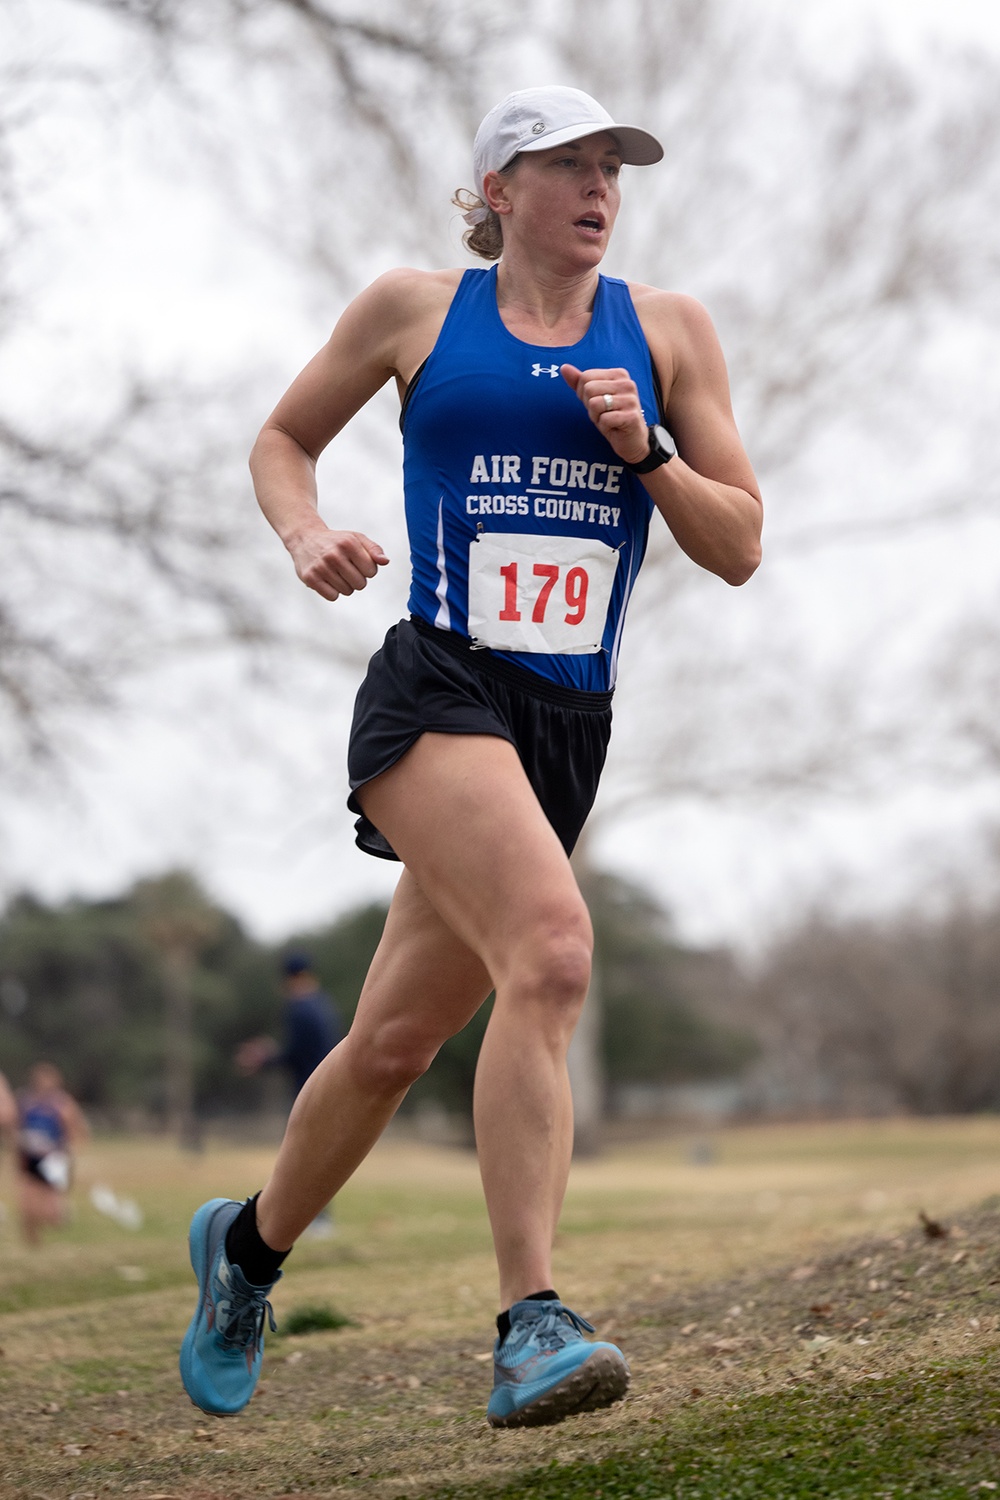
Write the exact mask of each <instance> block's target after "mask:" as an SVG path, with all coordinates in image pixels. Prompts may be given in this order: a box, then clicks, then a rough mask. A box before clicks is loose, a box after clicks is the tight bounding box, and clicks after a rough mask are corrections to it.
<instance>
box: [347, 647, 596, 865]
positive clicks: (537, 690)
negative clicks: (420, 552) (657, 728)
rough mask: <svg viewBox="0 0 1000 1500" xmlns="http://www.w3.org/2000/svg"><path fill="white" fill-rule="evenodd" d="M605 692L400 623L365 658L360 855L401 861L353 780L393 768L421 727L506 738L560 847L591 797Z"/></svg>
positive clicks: (355, 773)
mask: <svg viewBox="0 0 1000 1500" xmlns="http://www.w3.org/2000/svg"><path fill="white" fill-rule="evenodd" d="M611 697H612V695H611V693H587V692H582V691H580V690H579V689H577V688H566V687H561V686H560V685H559V684H558V683H555V682H550V681H549V680H548V679H547V678H545V677H540V676H539V675H538V674H537V673H535V672H528V671H525V670H524V668H523V667H518V666H515V665H514V664H513V663H512V662H507V661H504V660H503V659H502V658H500V657H497V656H495V655H493V654H491V653H487V652H485V651H477V650H474V649H473V648H472V647H471V646H470V644H469V642H468V641H466V640H465V639H464V638H463V637H462V636H458V635H455V634H453V633H452V632H451V631H447V630H436V629H434V628H433V626H430V625H426V624H425V623H424V621H423V620H417V619H410V620H401V621H400V623H399V624H398V625H394V626H393V627H392V629H391V630H390V631H389V633H388V635H387V636H386V638H385V643H384V645H383V646H382V649H381V651H376V653H375V655H374V656H373V657H372V659H371V661H370V663H369V665H368V675H367V676H366V677H365V680H364V682H363V683H362V684H361V688H360V690H359V692H358V697H357V702H356V703H355V706H354V723H353V725H352V728H351V740H350V746H349V749H348V752H347V769H348V774H349V777H350V783H351V795H350V797H349V798H348V799H347V805H348V807H349V808H350V809H351V811H352V812H354V813H359V814H360V816H359V818H358V820H357V822H356V823H355V825H354V826H355V829H356V830H357V842H358V846H359V848H361V849H364V850H365V852H366V853H367V854H375V855H378V856H379V857H380V858H381V859H398V857H399V856H398V855H397V854H396V852H395V850H394V849H393V848H392V847H391V845H390V844H389V842H388V840H386V839H385V838H383V836H382V834H381V833H379V831H378V829H377V828H376V827H375V826H374V825H373V824H372V823H370V822H369V821H368V819H367V818H366V817H365V816H364V814H363V813H362V811H361V807H360V806H359V804H358V800H357V798H356V796H355V792H356V791H357V789H358V787H359V786H364V784H365V782H366V781H371V780H372V779H373V778H374V777H375V776H380V775H381V774H382V772H383V771H387V770H388V769H389V767H390V766H394V765H395V764H396V762H397V760H399V759H400V757H401V756H403V755H405V754H406V752H407V750H409V748H410V746H411V745H412V744H414V743H415V742H416V741H417V740H418V739H419V738H420V736H421V735H422V734H426V733H431V734H493V735H496V736H498V738H500V739H502V740H507V741H509V743H510V744H512V745H513V746H514V748H515V750H516V751H517V753H518V755H519V756H520V757H521V764H522V765H523V767H524V770H525V774H526V775H527V777H528V780H529V782H530V783H531V786H532V788H533V790H534V792H535V795H536V797H537V798H538V800H539V802H540V803H541V806H542V810H543V812H544V813H545V816H546V817H547V818H548V820H549V822H550V823H551V824H552V827H553V828H554V829H555V831H556V833H557V835H558V836H559V839H560V841H561V843H562V846H563V848H564V849H565V850H566V853H567V854H569V853H571V852H572V849H573V846H574V844H575V843H576V841H577V839H578V838H579V836H580V830H581V829H582V827H583V825H584V823H585V822H586V820H587V814H588V813H589V812H590V809H591V807H592V806H593V804H594V798H595V797H596V796H597V784H598V782H599V781H600V778H601V771H602V770H603V768H604V759H605V756H606V755H607V751H608V740H609V738H610V736H611Z"/></svg>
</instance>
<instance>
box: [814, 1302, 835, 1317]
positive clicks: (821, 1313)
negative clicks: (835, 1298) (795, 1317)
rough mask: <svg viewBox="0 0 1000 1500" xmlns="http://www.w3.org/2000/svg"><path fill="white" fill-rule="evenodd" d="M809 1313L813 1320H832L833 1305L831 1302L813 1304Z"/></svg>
mask: <svg viewBox="0 0 1000 1500" xmlns="http://www.w3.org/2000/svg"><path fill="white" fill-rule="evenodd" d="M809 1311H810V1312H811V1313H812V1315H813V1317H814V1318H832V1317H833V1303H832V1302H814V1303H813V1305H812V1307H810V1309H809Z"/></svg>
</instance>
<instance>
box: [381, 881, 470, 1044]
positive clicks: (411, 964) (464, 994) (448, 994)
mask: <svg viewBox="0 0 1000 1500" xmlns="http://www.w3.org/2000/svg"><path fill="white" fill-rule="evenodd" d="M492 988H493V981H492V979H491V978H490V975H489V973H488V972H487V969H486V967H485V965H484V964H483V961H482V959H481V958H479V956H478V955H477V954H476V953H474V952H473V951H472V950H471V949H470V948H469V947H468V945H467V944H466V943H464V942H463V941H462V939H461V938H459V937H458V936H457V935H456V933H455V932H453V931H452V929H451V928H450V927H449V926H448V924H447V923H446V922H445V921H444V919H443V918H442V917H441V916H440V914H439V913H438V912H437V911H436V910H435V908H434V907H433V906H432V904H431V903H430V901H429V900H428V898H427V897H426V896H425V894H424V892H423V891H422V890H421V889H420V886H419V885H418V884H417V881H416V879H415V877H414V875H413V873H412V872H411V871H410V870H407V869H404V870H403V872H402V875H401V876H400V879H399V883H398V885H397V887H396V892H395V895H394V896H393V899H392V904H391V906H390V908H389V915H388V917H387V918H386V924H385V930H384V931H383V934H382V939H381V942H380V943H379V946H378V949H377V950H376V953H375V957H374V958H373V959H372V962H371V966H370V967H369V970H368V977H367V978H366V980H365V985H364V989H363V990H362V992H361V998H360V1000H359V1002H358V1009H357V1012H356V1014H355V1018H354V1023H353V1025H352V1027H351V1035H352V1037H353V1040H354V1042H355V1043H359V1042H360V1043H371V1044H374V1045H376V1046H378V1047H380V1048H385V1047H389V1048H392V1047H396V1046H412V1045H417V1046H421V1045H422V1046H424V1047H426V1048H427V1049H428V1050H429V1051H434V1050H435V1049H436V1048H437V1047H439V1046H440V1045H441V1043H442V1042H444V1041H446V1040H447V1038H448V1037H450V1036H454V1035H455V1033H456V1032H458V1031H461V1029H462V1027H463V1026H465V1025H466V1024H467V1023H468V1022H469V1021H470V1020H471V1019H472V1017H473V1016H474V1015H475V1013H476V1011H477V1010H478V1009H479V1007H480V1006H481V1005H482V1003H483V1001H484V1000H485V999H486V997H487V996H488V995H489V993H490V991H491V989H492Z"/></svg>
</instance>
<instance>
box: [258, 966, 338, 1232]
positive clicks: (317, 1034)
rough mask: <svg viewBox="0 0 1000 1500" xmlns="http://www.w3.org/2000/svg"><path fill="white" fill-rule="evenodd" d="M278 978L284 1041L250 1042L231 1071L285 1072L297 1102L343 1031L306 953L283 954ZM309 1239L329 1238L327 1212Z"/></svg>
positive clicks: (312, 1227)
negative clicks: (282, 997)
mask: <svg viewBox="0 0 1000 1500" xmlns="http://www.w3.org/2000/svg"><path fill="white" fill-rule="evenodd" d="M281 972H282V976H283V983H282V990H283V993H284V996H285V1009H284V1017H283V1028H284V1036H283V1040H282V1042H281V1043H279V1042H276V1041H275V1039H274V1037H271V1036H255V1037H250V1038H249V1039H248V1040H247V1041H245V1042H243V1043H242V1045H241V1046H240V1047H238V1048H237V1051H236V1066H237V1067H238V1068H239V1070H240V1072H241V1073H259V1072H261V1071H262V1069H264V1068H285V1069H287V1071H288V1074H289V1076H290V1077H291V1080H292V1088H293V1090H294V1093H295V1097H296V1098H297V1097H298V1094H299V1091H300V1090H301V1089H302V1087H303V1085H304V1084H305V1082H306V1080H307V1079H308V1078H309V1077H310V1075H311V1074H312V1073H314V1072H315V1070H316V1069H317V1068H318V1067H319V1065H320V1063H321V1062H322V1061H323V1059H324V1057H326V1055H327V1053H328V1052H332V1051H333V1049H334V1047H335V1046H336V1045H337V1043H338V1042H339V1041H341V1040H342V1039H343V1035H344V1029H343V1026H342V1025H341V1022H340V1017H339V1016H338V1015H337V1012H336V1009H335V1008H334V1004H333V1001H332V1000H331V999H330V996H329V995H328V994H327V993H326V991H325V990H324V989H323V988H322V986H321V985H320V982H319V980H318V978H317V977H316V974H315V972H314V970H313V966H312V959H311V958H310V957H309V955H308V954H307V953H302V952H298V951H296V952H292V953H287V954H286V955H285V957H284V959H283V960H282V965H281ZM308 1233H310V1234H311V1235H312V1236H314V1237H315V1238H317V1239H328V1238H329V1237H330V1235H331V1234H332V1233H333V1216H332V1213H331V1211H330V1209H329V1207H327V1208H325V1209H323V1210H321V1211H320V1213H318V1214H317V1215H316V1217H315V1219H314V1220H313V1221H312V1224H311V1225H310V1226H309V1230H308Z"/></svg>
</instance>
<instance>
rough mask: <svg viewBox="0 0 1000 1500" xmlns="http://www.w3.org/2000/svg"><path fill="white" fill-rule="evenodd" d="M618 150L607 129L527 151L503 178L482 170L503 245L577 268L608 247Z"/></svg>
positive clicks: (616, 201)
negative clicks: (557, 259) (599, 132)
mask: <svg viewBox="0 0 1000 1500" xmlns="http://www.w3.org/2000/svg"><path fill="white" fill-rule="evenodd" d="M620 171H621V155H620V150H619V147H618V143H617V141H616V140H615V137H614V136H613V135H612V134H611V132H610V131H605V132H602V134H600V135H588V136H584V137H583V139H582V140H579V141H570V142H569V143H568V144H567V145H564V146H554V147H552V148H551V149H550V150H548V151H527V152H524V153H523V154H522V156H521V157H520V158H519V160H518V163H517V166H516V167H515V168H514V171H513V172H511V173H510V175H509V176H507V177H501V175H500V174H499V173H498V172H490V173H488V174H487V177H486V181H485V184H484V188H485V192H486V196H487V201H488V202H489V204H490V207H491V208H494V209H495V210H496V212H497V213H498V214H499V215H500V222H501V224H502V225H503V235H504V250H505V252H507V251H509V250H511V249H513V247H514V245H515V243H516V244H518V245H523V246H524V247H525V248H526V249H527V250H528V251H529V252H530V253H534V254H536V255H538V254H541V255H544V256H546V257H547V256H549V255H554V256H556V257H557V258H559V259H562V260H566V261H567V262H570V263H572V264H573V265H577V264H579V265H580V266H581V267H582V268H586V267H588V266H593V265H597V264H598V262H599V261H600V260H601V258H602V257H603V255H604V252H605V251H606V250H607V248H608V241H609V240H610V238H611V231H612V229H613V228H614V225H615V219H616V218H617V217H618V209H619V206H620V204H621V187H620V183H619V173H620Z"/></svg>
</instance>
